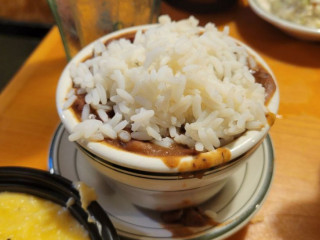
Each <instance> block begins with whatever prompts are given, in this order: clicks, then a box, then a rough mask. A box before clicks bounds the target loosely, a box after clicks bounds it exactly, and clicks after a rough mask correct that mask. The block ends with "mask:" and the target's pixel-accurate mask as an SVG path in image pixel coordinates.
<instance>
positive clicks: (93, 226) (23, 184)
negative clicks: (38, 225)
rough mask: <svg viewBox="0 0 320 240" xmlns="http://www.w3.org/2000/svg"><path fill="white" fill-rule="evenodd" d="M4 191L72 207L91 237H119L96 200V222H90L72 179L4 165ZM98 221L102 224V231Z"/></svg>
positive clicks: (0, 172)
mask: <svg viewBox="0 0 320 240" xmlns="http://www.w3.org/2000/svg"><path fill="white" fill-rule="evenodd" d="M3 191H9V192H20V193H27V194H32V195H35V196H37V197H41V198H44V199H47V200H50V201H52V202H55V203H57V204H59V205H61V206H63V207H66V208H68V210H69V212H70V213H71V214H72V215H73V216H74V218H75V219H76V220H77V221H78V222H79V223H80V224H82V225H83V226H84V228H85V229H86V230H87V231H88V233H89V236H90V239H91V240H107V239H108V240H114V239H119V238H118V235H117V232H116V230H115V228H114V227H113V225H112V223H111V221H110V219H109V217H108V216H107V214H106V213H105V211H104V210H103V209H102V207H101V206H100V205H99V204H98V203H97V202H96V201H92V202H91V203H90V204H89V206H88V208H87V211H88V212H89V215H91V216H92V217H93V218H94V219H95V220H96V223H93V222H88V213H87V212H86V211H85V210H84V209H83V208H82V207H81V201H80V194H79V192H78V190H77V189H76V188H75V187H74V186H73V183H72V182H71V181H70V180H68V179H66V178H64V177H62V176H60V175H57V174H54V173H50V172H47V171H43V170H38V169H33V168H25V167H0V192H3ZM70 198H73V199H74V200H75V201H74V204H72V205H71V206H67V202H68V200H69V199H70ZM97 222H98V223H97ZM97 224H99V225H100V226H101V232H100V231H99V229H98V226H97Z"/></svg>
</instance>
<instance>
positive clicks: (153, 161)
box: [56, 25, 279, 210]
mask: <svg viewBox="0 0 320 240" xmlns="http://www.w3.org/2000/svg"><path fill="white" fill-rule="evenodd" d="M153 26H154V25H145V26H138V27H132V28H128V29H124V30H121V31H117V32H114V33H111V34H109V35H106V36H104V37H102V38H100V39H98V40H97V41H102V42H106V41H108V40H110V39H112V38H115V37H119V36H120V35H126V34H128V33H131V32H136V31H137V30H139V29H147V28H150V27H153ZM238 43H239V44H240V45H243V46H245V45H244V44H242V43H240V42H238ZM245 47H246V48H247V51H248V52H249V53H250V54H251V55H252V56H254V57H255V59H256V60H257V61H258V62H259V63H260V64H261V65H262V66H263V67H264V68H265V69H266V70H267V71H268V72H269V73H270V74H271V75H272V77H273V79H274V81H275V77H274V75H273V73H272V71H271V70H270V68H269V67H268V65H267V64H266V63H265V62H264V61H263V59H262V58H261V57H260V56H259V55H258V54H257V53H256V52H255V51H254V50H252V49H251V48H249V47H248V46H245ZM92 49H93V43H92V44H90V45H88V46H87V47H85V48H84V49H83V50H81V51H80V53H78V54H77V55H76V56H75V57H74V58H73V59H72V60H71V62H70V63H69V64H68V65H67V66H66V68H65V69H64V71H63V73H62V75H61V77H60V79H59V83H58V88H57V95H56V104H57V109H58V113H59V116H60V119H61V121H62V123H63V125H64V126H65V128H66V129H67V130H68V131H69V132H70V131H71V130H72V129H73V127H74V126H75V125H76V124H77V123H78V120H77V118H76V117H75V116H74V113H73V112H72V110H69V109H67V110H63V104H64V102H65V97H66V95H67V93H68V91H69V90H70V88H71V87H72V80H71V77H70V65H71V64H73V63H79V62H81V61H82V60H83V59H86V58H87V57H88V56H91V53H92ZM275 83H276V81H275ZM278 105H279V91H278V86H277V83H276V91H275V93H274V94H273V96H272V98H271V99H270V100H269V102H268V106H267V107H268V109H269V111H270V112H272V113H277V110H278ZM269 128H270V126H269V125H268V124H267V125H266V126H265V127H264V128H263V129H261V130H260V131H246V132H245V133H244V134H243V135H242V136H240V137H238V138H237V139H236V140H234V141H233V142H231V143H230V144H228V145H226V146H224V148H227V149H229V151H230V154H231V159H230V160H229V161H228V162H226V163H223V164H220V165H217V166H210V167H209V168H208V169H197V170H196V171H191V170H190V172H188V173H181V172H180V170H179V165H178V166H177V167H176V168H173V167H168V166H167V165H166V164H165V163H164V161H163V159H161V157H150V156H145V155H140V154H136V153H132V152H127V151H124V150H120V149H116V148H115V147H112V146H109V145H107V144H105V143H100V142H90V141H89V142H81V143H80V142H79V143H77V145H78V147H79V149H80V150H81V152H82V153H83V154H84V155H85V156H86V157H87V159H88V161H89V162H90V163H92V165H93V166H94V167H95V168H96V169H97V170H98V171H100V172H101V173H103V174H104V175H105V176H106V177H107V178H109V179H111V180H113V182H114V185H115V188H116V189H117V191H119V192H121V193H122V194H123V195H124V196H125V197H126V198H128V199H130V200H131V201H132V202H133V203H135V204H136V205H139V206H142V207H145V208H150V209H157V210H169V209H175V208H181V207H187V206H191V205H196V204H199V203H202V202H204V201H205V200H207V199H209V198H210V197H212V196H213V195H214V194H216V193H217V192H218V191H219V190H220V189H221V188H222V187H223V186H224V184H225V183H226V181H227V180H228V177H229V176H230V175H231V174H233V173H234V172H235V171H236V170H237V169H238V167H240V166H241V164H243V163H244V162H245V160H246V159H247V158H248V156H250V155H251V154H252V153H253V151H254V150H255V149H256V148H257V147H258V146H259V144H260V143H261V142H262V140H263V139H264V137H265V136H266V134H267V133H268V131H269ZM193 160H194V159H193V157H192V156H188V157H183V159H181V161H180V163H181V162H190V163H192V161H193ZM188 171H189V170H188Z"/></svg>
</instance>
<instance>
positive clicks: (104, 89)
mask: <svg viewBox="0 0 320 240" xmlns="http://www.w3.org/2000/svg"><path fill="white" fill-rule="evenodd" d="M198 22H199V21H198V20H197V19H195V18H194V17H190V18H189V19H185V20H181V21H178V22H175V21H171V19H170V18H169V17H168V16H161V17H160V18H159V25H157V26H155V27H152V28H150V29H148V30H146V31H144V32H142V31H140V30H139V31H137V33H136V35H135V39H134V41H133V42H130V41H129V40H127V39H120V40H114V41H112V42H111V43H109V44H108V45H107V46H105V45H104V44H103V43H102V42H99V41H98V42H97V43H96V44H95V45H94V47H93V56H94V57H93V58H91V59H88V60H86V61H85V62H83V63H79V64H77V65H75V64H74V65H72V66H71V67H70V75H71V77H72V80H73V83H74V86H75V88H76V92H77V93H78V94H80V93H85V94H86V96H85V102H86V105H85V106H84V108H83V112H82V120H83V121H82V122H81V123H79V124H78V125H77V126H76V127H75V128H74V129H73V132H72V134H71V135H70V137H69V139H70V140H71V141H76V140H79V139H88V140H94V139H95V140H101V136H104V137H106V138H111V139H116V138H119V139H120V140H121V141H130V139H131V138H133V139H137V140H148V141H149V140H152V141H153V142H154V143H155V144H159V145H161V146H164V147H169V146H170V145H171V144H172V143H173V142H176V143H180V144H184V145H187V146H189V147H191V148H195V149H196V150H197V151H204V150H208V151H211V150H214V149H215V148H218V147H220V146H222V145H223V144H226V143H227V142H229V141H231V140H232V139H234V138H235V137H236V136H237V135H239V134H241V133H243V132H245V131H246V130H247V129H255V130H259V129H261V127H263V126H264V125H265V124H266V122H267V121H266V117H265V113H266V108H265V106H264V98H265V90H264V88H263V87H262V85H260V84H258V83H255V81H254V80H255V79H254V76H253V75H252V73H251V72H250V68H251V67H256V65H257V63H256V62H255V60H254V58H253V57H251V56H249V55H248V53H247V51H246V49H245V48H244V47H242V46H239V45H238V44H237V43H236V42H235V41H234V40H233V39H232V38H230V37H229V36H228V32H229V29H228V28H225V29H224V30H223V31H222V32H220V31H218V30H217V28H216V27H215V26H214V25H213V24H212V23H208V24H207V25H206V26H205V27H204V28H201V27H199V26H198ZM75 96H76V95H75V91H74V90H72V91H71V92H70V93H69V94H68V96H67V100H66V102H65V105H64V107H65V108H69V107H70V106H71V105H72V104H73V102H74V101H75ZM90 106H91V108H92V109H95V110H96V114H97V117H98V118H99V119H90V118H92V117H94V118H95V117H96V116H95V115H92V113H89V112H88V110H89V109H90ZM110 111H113V113H114V116H113V117H109V116H112V115H109V116H108V113H109V112H110ZM90 116H91V117H90Z"/></svg>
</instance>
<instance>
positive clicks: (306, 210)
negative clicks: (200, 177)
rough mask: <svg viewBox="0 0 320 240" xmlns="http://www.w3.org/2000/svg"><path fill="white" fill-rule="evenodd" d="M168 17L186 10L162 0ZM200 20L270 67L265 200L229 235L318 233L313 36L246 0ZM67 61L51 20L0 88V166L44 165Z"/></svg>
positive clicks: (318, 105)
mask: <svg viewBox="0 0 320 240" xmlns="http://www.w3.org/2000/svg"><path fill="white" fill-rule="evenodd" d="M162 13H168V14H169V15H170V16H171V17H172V19H176V20H178V19H181V18H185V17H188V16H189V15H190V13H188V12H184V11H183V10H179V9H174V8H172V7H170V6H168V5H165V4H162ZM194 15H195V16H196V17H197V18H199V19H200V23H201V24H202V25H203V24H205V23H207V22H214V23H215V24H216V25H217V26H218V27H219V28H223V27H224V26H229V27H230V35H231V36H233V37H235V38H236V39H239V40H240V41H243V42H244V43H246V44H248V45H249V46H251V47H252V48H253V49H254V50H256V51H257V52H258V53H259V54H261V56H262V57H263V58H264V59H265V60H266V62H267V63H268V64H269V65H270V67H271V69H272V70H273V72H274V74H275V76H276V78H277V81H278V84H279V88H280V109H279V117H278V119H277V120H276V123H275V125H274V126H273V127H272V130H271V132H270V135H271V138H272V140H273V144H274V149H275V155H276V159H275V162H276V166H275V175H274V181H273V184H272V187H271V190H270V193H269V195H268V197H267V200H266V201H265V203H264V205H263V206H262V208H261V209H260V211H259V212H258V213H257V215H256V216H255V217H254V218H253V219H252V220H251V221H250V223H249V224H248V225H247V226H245V227H244V228H243V229H242V230H240V231H239V232H238V233H236V234H235V235H233V236H231V237H229V238H228V239H229V240H242V239H243V240H262V239H272V240H282V239H285V240H286V239H288V240H301V239H303V240H316V239H320V93H319V92H320V43H313V42H305V41H300V40H296V39H294V38H292V37H290V36H287V35H286V34H284V33H283V32H281V31H280V30H278V29H276V28H274V27H273V26H271V25H270V24H268V23H266V22H264V21H263V20H261V19H260V18H259V17H257V16H256V15H255V14H254V13H253V12H252V11H251V9H250V8H249V7H248V5H247V3H246V2H245V1H241V2H239V4H238V5H237V6H235V7H234V8H232V9H230V10H228V11H226V12H221V13H212V14H194ZM65 65H66V60H65V54H64V51H63V46H62V43H61V40H60V36H59V32H58V29H57V28H56V27H54V28H53V29H52V30H51V32H50V33H49V34H48V36H47V37H46V38H45V39H44V40H43V41H42V43H41V44H40V45H39V47H38V48H37V49H36V50H35V51H34V53H33V54H32V55H31V56H30V58H29V59H28V60H27V61H26V62H25V64H24V65H23V67H22V68H21V69H20V71H19V72H18V73H17V74H16V76H15V77H14V78H13V79H12V81H11V82H10V84H9V85H8V86H7V87H6V88H5V89H4V90H3V92H2V93H1V95H0V165H1V166H9V165H10V166H28V167H34V168H40V169H47V163H48V149H49V146H50V141H51V137H52V135H53V133H54V132H55V129H56V127H57V126H58V124H59V118H58V115H57V113H56V108H55V89H56V84H57V81H58V79H59V76H60V73H61V71H62V70H63V68H64V67H65Z"/></svg>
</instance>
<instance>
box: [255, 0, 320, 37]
mask: <svg viewBox="0 0 320 240" xmlns="http://www.w3.org/2000/svg"><path fill="white" fill-rule="evenodd" d="M249 5H250V7H251V9H252V10H253V11H254V12H255V13H256V14H257V15H258V16H259V17H261V18H262V19H264V20H265V21H267V22H269V23H271V24H272V25H274V26H276V27H278V28H279V29H281V30H283V31H284V32H286V33H287V34H289V35H291V36H293V37H296V38H298V39H302V40H311V41H319V40H320V2H319V1H317V0H307V1H300V0H289V1H278V0H249Z"/></svg>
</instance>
